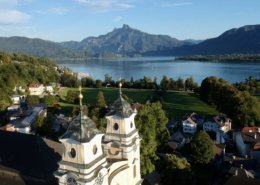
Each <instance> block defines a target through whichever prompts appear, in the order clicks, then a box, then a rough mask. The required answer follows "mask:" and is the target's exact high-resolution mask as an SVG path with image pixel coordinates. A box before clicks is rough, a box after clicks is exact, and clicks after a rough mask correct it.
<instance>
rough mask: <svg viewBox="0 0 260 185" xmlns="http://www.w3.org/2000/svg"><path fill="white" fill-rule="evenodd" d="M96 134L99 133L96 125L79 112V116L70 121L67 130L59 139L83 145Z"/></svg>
mask: <svg viewBox="0 0 260 185" xmlns="http://www.w3.org/2000/svg"><path fill="white" fill-rule="evenodd" d="M98 133H101V132H100V131H99V130H98V129H97V128H96V124H95V123H94V122H93V121H92V120H91V119H90V118H89V117H87V116H86V115H84V113H83V112H82V111H80V113H79V115H78V116H77V117H76V118H74V119H73V120H72V121H71V123H70V125H69V127H68V130H67V131H66V133H65V134H64V135H63V136H62V137H61V139H67V138H70V139H74V140H76V141H78V142H80V143H85V142H89V141H90V140H91V139H92V138H93V137H94V136H95V135H96V134H98Z"/></svg>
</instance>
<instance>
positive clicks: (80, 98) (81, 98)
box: [79, 86, 83, 111]
mask: <svg viewBox="0 0 260 185" xmlns="http://www.w3.org/2000/svg"><path fill="white" fill-rule="evenodd" d="M81 91H82V87H81V86H79V106H80V111H81V109H82V100H83V95H82V93H81Z"/></svg>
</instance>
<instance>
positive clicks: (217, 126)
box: [203, 114, 231, 143]
mask: <svg viewBox="0 0 260 185" xmlns="http://www.w3.org/2000/svg"><path fill="white" fill-rule="evenodd" d="M203 130H204V131H206V132H215V133H216V141H217V143H225V140H226V139H228V136H227V135H226V133H227V132H228V131H230V130H231V119H230V118H227V116H226V115H225V114H219V115H217V116H214V117H211V118H209V119H207V120H206V121H205V122H204V124H203Z"/></svg>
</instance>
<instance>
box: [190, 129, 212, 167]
mask: <svg viewBox="0 0 260 185" xmlns="http://www.w3.org/2000/svg"><path fill="white" fill-rule="evenodd" d="M213 150H214V143H213V141H212V140H211V139H210V137H209V135H208V134H207V132H204V131H200V132H198V133H197V134H195V136H193V138H192V139H191V142H190V149H189V157H190V158H191V159H192V161H193V162H194V163H198V164H208V163H210V162H211V161H212V159H214V157H215V155H214V151H213Z"/></svg>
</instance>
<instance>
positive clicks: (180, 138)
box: [168, 131, 186, 150]
mask: <svg viewBox="0 0 260 185" xmlns="http://www.w3.org/2000/svg"><path fill="white" fill-rule="evenodd" d="M185 142H186V138H185V136H184V135H183V133H182V132H181V131H177V132H175V133H173V134H172V136H171V139H170V141H169V142H168V146H169V147H170V148H172V149H173V150H176V149H177V148H181V147H183V146H184V144H185Z"/></svg>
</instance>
